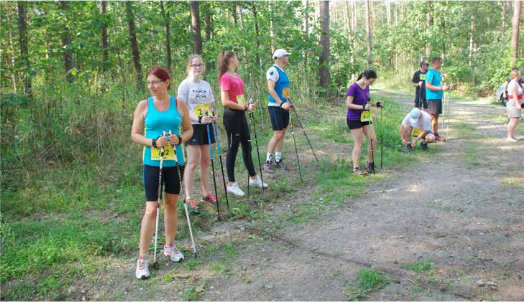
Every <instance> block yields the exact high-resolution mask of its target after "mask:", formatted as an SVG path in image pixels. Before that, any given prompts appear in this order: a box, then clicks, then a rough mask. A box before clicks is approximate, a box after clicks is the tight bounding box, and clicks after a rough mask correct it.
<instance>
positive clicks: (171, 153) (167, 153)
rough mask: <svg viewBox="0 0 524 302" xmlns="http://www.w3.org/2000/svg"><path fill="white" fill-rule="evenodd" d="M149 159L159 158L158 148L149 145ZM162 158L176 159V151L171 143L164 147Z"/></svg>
mask: <svg viewBox="0 0 524 302" xmlns="http://www.w3.org/2000/svg"><path fill="white" fill-rule="evenodd" d="M151 160H160V149H158V148H153V147H151ZM164 160H176V152H175V150H174V149H173V147H171V145H169V146H166V147H164Z"/></svg>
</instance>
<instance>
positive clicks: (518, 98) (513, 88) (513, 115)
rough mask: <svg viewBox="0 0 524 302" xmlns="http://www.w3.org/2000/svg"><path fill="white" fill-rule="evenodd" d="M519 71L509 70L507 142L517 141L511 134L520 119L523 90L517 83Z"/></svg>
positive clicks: (515, 69)
mask: <svg viewBox="0 0 524 302" xmlns="http://www.w3.org/2000/svg"><path fill="white" fill-rule="evenodd" d="M520 76H521V74H520V70H519V69H518V68H513V69H511V75H510V77H511V81H510V82H509V84H508V95H509V101H508V103H507V104H506V109H507V111H508V117H509V123H508V138H507V139H506V140H507V141H508V142H517V141H518V140H517V139H516V138H515V137H514V136H513V132H514V131H515V128H517V125H518V124H519V121H520V119H521V112H522V103H523V90H524V89H523V88H522V85H521V84H520V83H519V82H518V81H519V79H520Z"/></svg>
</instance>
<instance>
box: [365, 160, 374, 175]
mask: <svg viewBox="0 0 524 302" xmlns="http://www.w3.org/2000/svg"><path fill="white" fill-rule="evenodd" d="M366 168H367V169H368V172H369V173H373V174H375V163H374V162H371V163H366Z"/></svg>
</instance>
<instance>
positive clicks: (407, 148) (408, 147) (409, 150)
mask: <svg viewBox="0 0 524 302" xmlns="http://www.w3.org/2000/svg"><path fill="white" fill-rule="evenodd" d="M406 150H407V151H408V152H411V151H412V150H413V146H411V143H408V144H407V145H406Z"/></svg>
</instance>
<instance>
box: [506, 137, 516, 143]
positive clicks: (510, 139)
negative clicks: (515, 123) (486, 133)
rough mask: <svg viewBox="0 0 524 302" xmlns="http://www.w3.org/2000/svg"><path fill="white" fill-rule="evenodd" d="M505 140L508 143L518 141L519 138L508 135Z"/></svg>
mask: <svg viewBox="0 0 524 302" xmlns="http://www.w3.org/2000/svg"><path fill="white" fill-rule="evenodd" d="M506 141H507V142H509V143H516V142H518V141H519V140H518V139H516V138H514V137H508V138H506Z"/></svg>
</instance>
